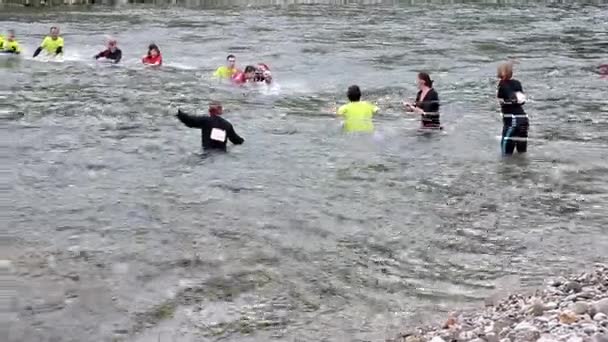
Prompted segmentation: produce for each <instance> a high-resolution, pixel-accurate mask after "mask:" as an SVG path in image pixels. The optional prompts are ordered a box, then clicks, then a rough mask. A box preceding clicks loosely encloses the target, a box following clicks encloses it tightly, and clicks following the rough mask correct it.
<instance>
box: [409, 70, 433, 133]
mask: <svg viewBox="0 0 608 342" xmlns="http://www.w3.org/2000/svg"><path fill="white" fill-rule="evenodd" d="M416 84H417V85H418V89H419V91H418V94H417V95H416V101H415V102H414V103H409V102H404V103H403V104H404V105H405V109H406V110H407V111H408V112H414V113H415V114H420V116H421V124H422V128H431V129H441V123H440V122H439V95H437V92H436V91H435V89H433V81H432V80H431V76H430V75H429V74H427V73H426V72H421V73H418V78H417V79H416Z"/></svg>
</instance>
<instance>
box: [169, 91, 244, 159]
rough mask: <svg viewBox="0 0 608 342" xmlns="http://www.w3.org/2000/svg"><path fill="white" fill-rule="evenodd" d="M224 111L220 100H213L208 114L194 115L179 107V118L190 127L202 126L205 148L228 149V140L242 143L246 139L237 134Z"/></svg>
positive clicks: (236, 143)
mask: <svg viewBox="0 0 608 342" xmlns="http://www.w3.org/2000/svg"><path fill="white" fill-rule="evenodd" d="M222 112H223V110H222V105H221V104H220V103H219V102H211V103H210V104H209V115H208V116H194V115H190V114H188V113H185V112H182V111H181V110H180V109H178V110H177V118H178V119H179V121H181V122H182V123H184V125H186V126H188V127H190V128H200V130H201V139H202V143H203V149H204V150H210V149H214V150H221V151H226V144H227V142H228V140H230V141H231V142H232V143H233V144H235V145H240V144H242V143H243V142H245V140H244V139H243V138H241V137H240V136H239V135H238V134H236V132H235V131H234V128H233V127H232V124H231V123H230V122H228V120H225V119H224V118H222V117H221V116H220V115H222Z"/></svg>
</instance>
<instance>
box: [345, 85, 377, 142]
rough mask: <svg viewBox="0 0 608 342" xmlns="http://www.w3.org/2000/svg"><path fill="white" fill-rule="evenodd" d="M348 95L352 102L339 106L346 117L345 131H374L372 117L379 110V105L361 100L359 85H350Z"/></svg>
mask: <svg viewBox="0 0 608 342" xmlns="http://www.w3.org/2000/svg"><path fill="white" fill-rule="evenodd" d="M346 96H348V99H349V100H350V103H347V104H345V105H343V106H341V107H340V108H338V112H337V114H338V115H340V116H343V117H344V131H345V132H373V131H374V123H373V122H372V117H373V116H374V114H376V113H377V112H378V107H377V106H375V105H373V104H371V103H369V102H367V101H361V89H359V86H357V85H353V86H350V87H348V91H347V92H346Z"/></svg>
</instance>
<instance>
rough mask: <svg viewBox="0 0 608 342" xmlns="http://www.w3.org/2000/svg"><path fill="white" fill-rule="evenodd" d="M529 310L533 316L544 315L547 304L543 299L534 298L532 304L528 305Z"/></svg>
mask: <svg viewBox="0 0 608 342" xmlns="http://www.w3.org/2000/svg"><path fill="white" fill-rule="evenodd" d="M528 312H529V313H530V314H531V315H533V316H542V314H543V313H544V312H545V304H544V303H543V301H542V300H540V299H538V298H535V299H533V300H532V304H530V306H529V307H528Z"/></svg>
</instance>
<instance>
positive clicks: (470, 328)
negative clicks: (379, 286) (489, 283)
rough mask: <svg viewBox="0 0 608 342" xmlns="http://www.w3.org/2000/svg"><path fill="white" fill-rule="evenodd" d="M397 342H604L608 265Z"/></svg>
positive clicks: (453, 316) (606, 337)
mask: <svg viewBox="0 0 608 342" xmlns="http://www.w3.org/2000/svg"><path fill="white" fill-rule="evenodd" d="M392 341H400V342H532V341H533V342H608V265H604V264H598V265H596V267H595V268H594V270H593V271H591V272H587V273H582V274H579V275H576V276H572V277H569V278H567V279H565V278H558V279H554V280H552V281H550V282H549V285H548V286H547V287H546V288H545V289H544V290H543V291H542V292H540V291H539V292H537V293H536V295H535V296H523V295H519V294H513V295H510V296H508V297H507V298H504V299H503V300H501V301H498V302H497V303H496V305H494V306H492V307H489V308H486V309H485V310H484V311H479V312H463V313H460V314H451V315H450V316H449V317H448V319H447V321H446V322H445V323H444V324H443V325H441V326H436V327H422V328H418V329H417V333H414V334H402V335H401V336H400V337H399V338H397V339H395V340H392Z"/></svg>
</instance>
